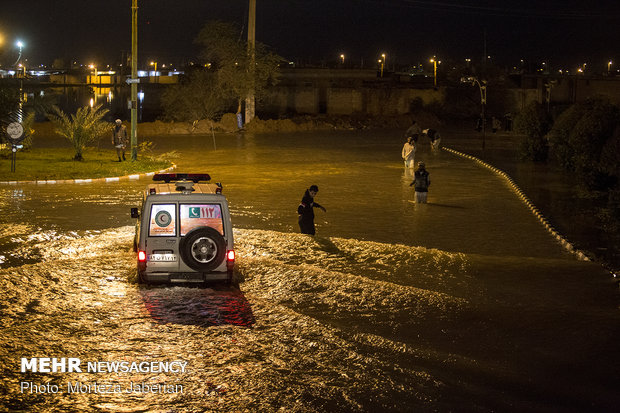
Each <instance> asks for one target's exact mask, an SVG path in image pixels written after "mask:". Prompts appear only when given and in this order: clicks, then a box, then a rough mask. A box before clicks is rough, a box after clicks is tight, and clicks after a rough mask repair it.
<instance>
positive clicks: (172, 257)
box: [149, 254, 177, 262]
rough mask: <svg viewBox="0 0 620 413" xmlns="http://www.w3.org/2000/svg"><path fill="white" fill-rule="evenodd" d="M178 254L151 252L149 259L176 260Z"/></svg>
mask: <svg viewBox="0 0 620 413" xmlns="http://www.w3.org/2000/svg"><path fill="white" fill-rule="evenodd" d="M176 260H177V256H176V255H174V254H151V255H149V261H152V262H175V261H176Z"/></svg>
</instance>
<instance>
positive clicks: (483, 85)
mask: <svg viewBox="0 0 620 413" xmlns="http://www.w3.org/2000/svg"><path fill="white" fill-rule="evenodd" d="M461 83H470V84H472V85H478V88H480V106H481V114H480V117H481V118H482V149H484V147H485V144H486V128H485V126H486V119H485V114H484V109H485V106H486V104H487V81H486V80H483V81H479V80H478V78H476V77H474V76H470V77H462V78H461Z"/></svg>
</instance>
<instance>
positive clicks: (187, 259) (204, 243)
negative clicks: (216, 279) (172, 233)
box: [179, 227, 226, 272]
mask: <svg viewBox="0 0 620 413" xmlns="http://www.w3.org/2000/svg"><path fill="white" fill-rule="evenodd" d="M179 250H180V253H181V259H183V262H184V263H185V264H187V265H188V266H189V267H190V268H193V269H194V270H196V271H201V272H207V271H211V270H213V269H215V268H217V267H218V266H219V265H220V264H221V263H222V261H223V260H224V258H225V256H226V241H225V240H224V237H223V236H222V235H221V234H220V233H219V232H217V231H216V230H214V229H213V228H210V227H200V228H195V229H193V230H191V231H190V232H188V233H187V235H186V236H185V237H184V238H183V239H182V240H181V242H180V245H179Z"/></svg>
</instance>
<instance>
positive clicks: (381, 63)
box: [377, 59, 383, 77]
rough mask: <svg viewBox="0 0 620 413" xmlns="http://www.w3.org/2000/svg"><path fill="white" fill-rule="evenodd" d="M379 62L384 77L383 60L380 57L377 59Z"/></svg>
mask: <svg viewBox="0 0 620 413" xmlns="http://www.w3.org/2000/svg"><path fill="white" fill-rule="evenodd" d="M377 63H379V65H380V67H381V77H383V60H381V59H379V60H377Z"/></svg>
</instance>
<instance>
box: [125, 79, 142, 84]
mask: <svg viewBox="0 0 620 413" xmlns="http://www.w3.org/2000/svg"><path fill="white" fill-rule="evenodd" d="M125 82H127V84H128V85H130V84H132V83H140V79H139V78H136V79H132V78H128V79H127V80H126V81H125Z"/></svg>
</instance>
